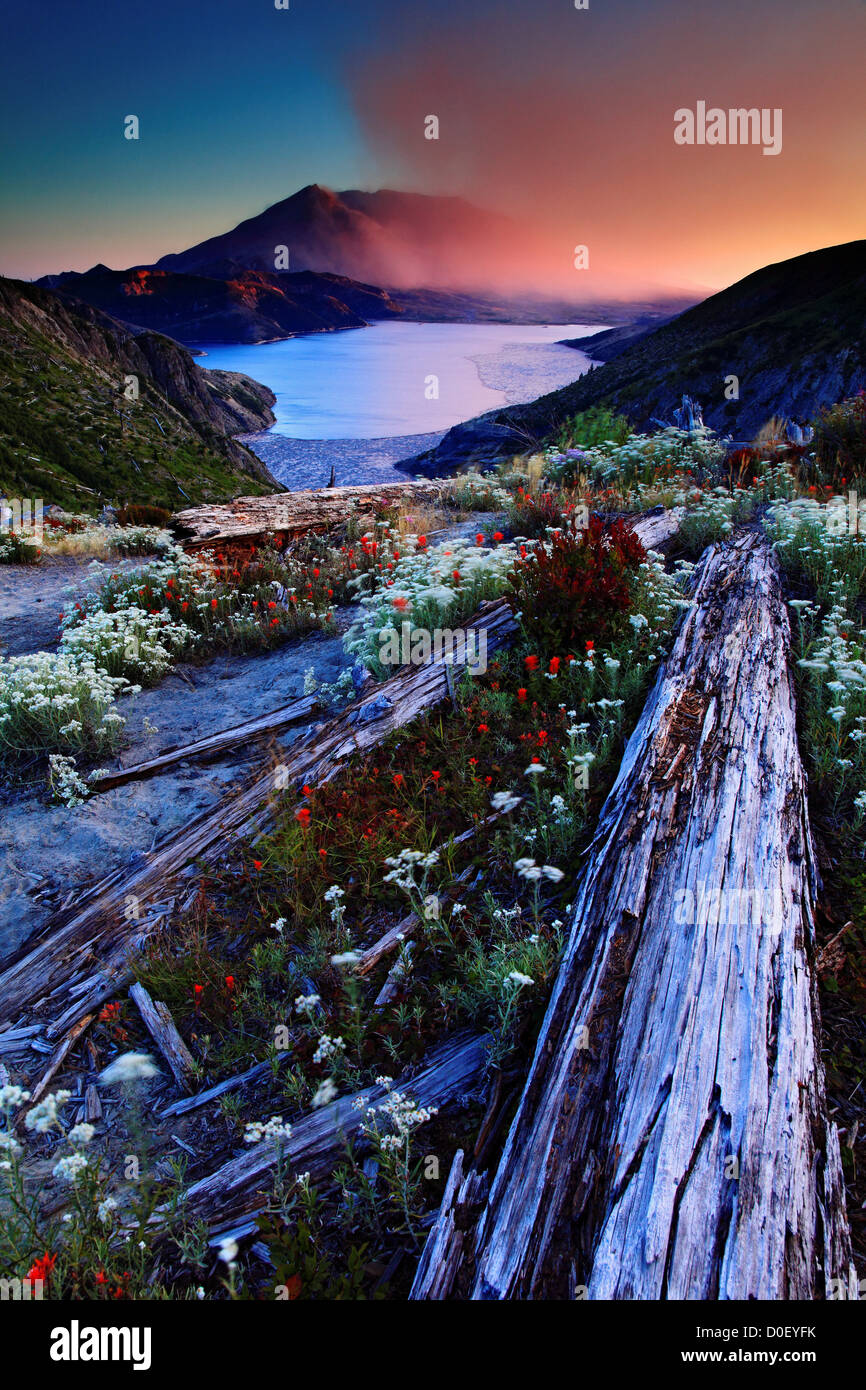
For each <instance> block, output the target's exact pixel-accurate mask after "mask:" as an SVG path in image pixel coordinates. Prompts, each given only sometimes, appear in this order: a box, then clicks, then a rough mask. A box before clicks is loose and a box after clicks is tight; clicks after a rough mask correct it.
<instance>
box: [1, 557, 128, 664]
mask: <svg viewBox="0 0 866 1390" xmlns="http://www.w3.org/2000/svg"><path fill="white" fill-rule="evenodd" d="M92 563H93V562H92V561H91V560H82V559H79V558H78V557H76V556H74V555H54V556H49V557H46V558H45V559H43V560H42V563H41V564H38V565H0V652H2V655H3V656H24V655H25V654H26V653H27V652H39V651H43V652H50V651H53V650H54V648H55V647H56V646H57V643H58V641H59V639H60V623H59V617H60V614H61V612H62V611H63V609H64V607H65V606H66V605H67V604H68V603H69V602H70V598H73V599H75V598H81V595H82V594H84V593H86V592H87V590H88V588H89V587H91V585H92V579H91V575H92V574H93V571H91V569H90V566H91V564H92ZM147 564H148V560H147V557H146V556H136V557H131V558H126V559H118V560H115V561H113V563H112V564H111V567H110V572H111V573H113V574H117V573H119V572H121V571H123V570H128V569H143V568H145V567H146V566H147ZM103 573H104V571H103ZM93 587H95V585H93Z"/></svg>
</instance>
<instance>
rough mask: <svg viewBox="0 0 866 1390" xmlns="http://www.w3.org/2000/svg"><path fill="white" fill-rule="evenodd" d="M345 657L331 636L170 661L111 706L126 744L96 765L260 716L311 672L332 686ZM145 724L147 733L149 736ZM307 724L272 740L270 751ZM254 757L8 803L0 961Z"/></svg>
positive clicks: (131, 758) (38, 787)
mask: <svg viewBox="0 0 866 1390" xmlns="http://www.w3.org/2000/svg"><path fill="white" fill-rule="evenodd" d="M341 616H342V617H343V620H344V623H345V622H348V621H349V620H350V618H351V614H350V613H349V612H344V614H342V615H341ZM341 626H343V624H342V623H341ZM350 664H351V663H350V661H349V659H348V658H347V657H346V654H345V652H344V651H343V647H342V641H341V638H340V637H339V636H337V637H326V636H323V635H322V634H321V633H315V634H313V635H312V636H310V637H307V638H304V639H302V640H301V641H299V642H293V643H290V644H288V645H286V646H285V647H281V648H278V649H277V650H276V651H273V652H268V653H266V654H264V655H254V656H247V657H243V656H233V657H225V656H222V657H217V658H215V659H214V660H213V661H211V662H209V663H208V664H207V665H206V666H181V667H178V668H176V669H175V671H173V672H172V673H171V674H170V675H168V676H167V677H166V678H165V680H164V681H162V683H161V684H160V685H159V686H157V687H156V688H154V689H153V690H145V691H142V693H141V694H140V695H138V696H136V697H134V698H132V699H123V700H119V701H118V704H117V709H118V710H119V712H120V713H121V714H123V715H124V716H125V717H126V719H127V721H128V722H127V726H126V733H127V746H126V747H125V748H124V749H123V750H122V752H121V753H120V755H119V756H118V757H116V758H114V759H107V760H105V761H104V762H103V766H105V767H125V766H129V765H130V764H132V763H137V762H141V761H142V760H143V759H145V758H150V757H155V756H156V755H157V754H159V753H165V752H169V751H171V750H172V749H174V748H176V747H180V746H183V745H184V744H186V743H190V742H192V741H193V740H194V739H197V738H203V737H204V736H205V735H207V734H210V733H216V732H218V731H220V730H222V729H228V728H231V727H232V726H233V725H235V724H241V723H243V722H244V721H246V720H249V719H253V718H255V717H256V715H260V714H266V713H268V712H270V711H271V710H274V709H278V708H279V707H280V706H282V705H285V704H288V703H289V702H290V701H291V700H293V699H296V698H298V697H299V696H300V695H302V694H303V686H304V672H305V670H306V669H307V668H308V667H310V666H312V667H314V669H315V672H316V677H317V679H318V680H319V681H320V682H329V681H333V680H335V679H336V677H337V675H338V674H339V672H340V671H341V670H342V669H343V668H344V667H345V666H347V665H350ZM146 719H147V720H148V721H149V722H150V724H151V725H153V726H155V728H156V730H157V732H156V733H148V732H147V730H146V727H145V720H146ZM307 728H309V725H300V726H298V727H297V728H294V729H290V730H288V731H286V733H284V734H282V735H277V736H276V737H274V739H273V740H272V745H271V747H272V749H273V752H274V755H275V756H277V757H278V750H279V749H281V748H288V747H289V745H290V744H291V743H292V742H293V741H294V739H296V738H297V737H298V736H299V734H301V733H303V732H304V731H305V729H307ZM262 756H266V752H265V750H264V748H263V745H262V743H260V742H258V743H250V744H247V745H245V746H243V747H240V748H239V749H238V750H237V752H236V753H235V754H233V755H232V756H231V757H230V758H227V759H223V760H222V761H220V762H216V763H212V764H208V765H202V764H200V763H199V764H194V765H193V764H182V765H179V766H178V768H177V769H176V770H172V771H170V772H166V773H163V774H162V775H161V776H159V777H152V778H150V779H148V780H145V781H142V782H131V783H128V784H127V785H125V786H122V787H117V788H115V789H113V790H111V791H107V792H105V793H103V794H102V795H97V796H94V797H92V798H91V799H90V800H89V801H87V802H86V803H85V804H84V805H81V806H75V807H71V808H67V807H65V806H55V805H51V804H49V803H48V801H47V795H46V789H45V784H44V781H42V779H40V780H39V781H38V782H35V783H34V784H33V785H32V786H31V787H29V788H28V789H27V790H26V791H23V792H21V793H19V794H18V795H17V796H15V797H14V798H12V799H11V801H10V802H7V804H6V805H5V806H4V808H3V813H2V823H0V961H2V960H4V959H7V958H8V957H9V955H10V954H11V953H12V952H13V951H15V950H17V949H18V948H19V947H20V946H21V945H23V943H24V942H25V941H26V940H27V939H28V938H29V937H30V935H31V934H32V933H33V932H34V931H36V930H37V929H38V928H39V927H40V926H41V924H42V923H43V922H44V921H45V919H46V918H47V917H48V916H49V914H50V913H51V912H52V911H53V910H55V909H56V908H57V907H59V906H60V905H61V904H62V903H63V901H64V900H65V899H66V897H67V895H68V894H69V893H70V892H73V891H76V890H80V889H81V888H82V887H84V886H85V885H86V884H88V883H90V882H91V881H93V880H94V879H99V878H102V877H103V876H104V875H106V874H109V873H111V872H113V870H114V869H117V868H120V867H121V866H122V865H133V864H134V862H135V859H136V856H137V855H139V854H141V853H142V852H143V851H148V850H150V849H151V847H152V846H153V845H154V844H155V843H157V842H158V841H159V840H161V839H162V838H163V837H164V836H166V835H169V834H171V833H172V832H173V831H175V830H177V829H179V828H180V827H181V826H182V825H184V824H185V823H186V821H188V820H190V819H191V818H192V817H194V816H197V815H198V814H199V813H200V812H202V811H205V810H207V809H209V808H211V807H213V806H214V805H215V804H216V803H218V802H219V800H220V798H221V797H222V796H224V795H225V794H226V792H227V791H228V789H229V788H230V787H231V786H232V784H233V783H236V782H238V781H239V780H240V779H241V778H242V777H243V775H244V774H245V772H246V771H247V769H248V767H249V765H250V763H251V762H252V761H254V760H255V759H256V758H261V757H262Z"/></svg>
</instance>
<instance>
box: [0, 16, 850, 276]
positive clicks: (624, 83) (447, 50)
mask: <svg viewBox="0 0 866 1390" xmlns="http://www.w3.org/2000/svg"><path fill="white" fill-rule="evenodd" d="M289 3H290V7H289V8H288V9H277V8H276V6H275V5H274V4H273V3H272V0H139V3H138V4H136V5H134V6H119V5H107V4H106V3H105V0H99V3H96V0H78V3H75V4H69V3H68V0H41V3H39V4H34V3H33V0H6V4H5V7H4V48H5V63H4V72H3V82H2V84H0V272H2V273H4V274H8V275H15V276H18V277H21V278H35V277H37V276H39V275H42V274H45V273H48V272H54V271H59V270H66V269H77V270H83V269H86V268H88V267H89V266H91V265H93V264H94V263H96V262H97V261H102V262H105V263H106V264H108V265H110V266H112V267H114V268H121V267H125V266H129V265H135V264H142V263H144V264H146V263H149V262H151V261H154V260H156V259H157V258H158V257H159V256H161V255H163V254H165V253H166V252H170V251H179V250H182V249H184V248H186V247H187V246H190V245H192V244H194V243H195V242H197V241H200V240H202V239H203V238H205V237H207V236H210V235H214V234H217V233H219V232H222V231H226V230H228V229H229V228H230V227H232V226H234V225H235V223H237V222H238V221H240V220H242V219H243V218H245V217H249V216H252V215H254V214H255V213H257V212H259V211H261V210H262V209H263V208H265V207H266V206H268V205H269V204H271V203H274V202H277V201H279V200H280V199H282V198H285V197H287V196H288V195H289V194H291V193H293V192H295V191H296V190H297V189H298V188H301V187H302V186H304V185H305V184H308V183H320V184H324V185H326V186H328V187H330V188H335V189H341V188H366V189H375V188H379V187H390V188H398V189H406V190H413V191H419V192H428V193H457V194H461V195H463V196H464V197H467V198H469V199H470V200H471V201H473V202H474V203H476V204H478V205H480V206H482V207H484V208H489V209H491V210H494V211H499V212H504V213H507V214H509V216H511V217H512V218H516V219H518V220H519V221H520V222H521V223H523V224H525V227H526V239H525V251H524V252H523V253H522V254H521V255H520V256H519V257H518V258H517V260H516V261H515V259H514V256H513V254H512V255H511V258H510V259H509V261H508V264H507V265H506V263H505V261H504V260H503V259H502V258H501V257H498V254H497V250H496V248H491V254H490V257H489V260H488V258H487V257H485V258H484V259H485V262H487V264H485V265H479V267H478V274H479V277H480V281H479V283H480V284H481V283H484V277H485V274H488V275H489V274H491V273H492V270H491V268H494V269H497V270H498V271H499V272H501V274H502V275H506V274H507V275H508V276H510V277H512V279H513V282H514V284H515V287H517V286H518V285H520V286H521V287H523V286H526V287H535V288H547V289H551V290H556V291H557V292H561V293H568V292H573V293H574V294H575V296H577V297H580V296H581V294H586V293H589V294H611V293H622V294H623V295H636V294H643V293H652V292H654V291H656V290H665V289H670V288H673V289H677V290H684V291H686V292H693V291H703V290H711V289H715V288H720V287H722V286H724V285H727V284H730V283H732V282H733V281H735V280H737V279H739V278H740V277H741V276H743V275H745V274H748V273H749V272H750V271H752V270H755V269H757V268H759V267H760V266H762V265H765V264H767V263H769V262H772V261H777V260H783V259H786V258H787V257H789V256H794V255H797V254H799V253H800V252H803V251H808V250H814V249H816V248H818V247H821V246H827V245H833V244H836V243H839V242H844V241H850V240H853V239H855V238H858V237H863V236H864V235H866V179H864V177H863V169H864V155H866V82H864V80H863V72H864V70H866V2H864V0H820V3H819V0H725V3H720V0H588V7H587V8H586V9H581V10H578V9H577V8H576V7H575V4H574V0H289ZM700 101H703V102H706V104H707V106H708V107H719V108H721V109H723V110H727V109H729V108H731V107H740V106H746V107H758V108H767V109H768V110H770V111H772V110H775V109H776V108H778V109H780V110H781V112H782V149H781V153H779V154H778V155H775V156H773V155H765V154H763V152H762V149H761V147H760V146H755V145H725V146H710V145H698V144H694V145H681V144H680V145H678V144H677V143H676V142H675V140H674V130H675V119H674V115H675V112H676V111H678V110H680V109H683V108H689V109H692V110H694V109H696V107H697V103H698V102H700ZM129 114H135V115H137V116H138V118H139V121H140V139H139V140H137V141H130V140H126V139H124V137H123V121H124V117H125V116H127V115H129ZM428 115H436V116H437V117H438V120H439V139H438V140H435V141H434V140H428V139H425V138H424V126H425V118H426V117H427V116H428ZM578 245H581V246H586V247H587V248H588V260H589V269H588V270H586V269H580V270H579V269H577V268H576V267H575V265H574V249H575V247H576V246H578Z"/></svg>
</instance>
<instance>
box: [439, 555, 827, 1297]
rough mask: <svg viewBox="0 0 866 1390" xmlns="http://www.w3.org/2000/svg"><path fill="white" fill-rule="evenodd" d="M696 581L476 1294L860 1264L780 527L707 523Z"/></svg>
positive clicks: (655, 1286)
mask: <svg viewBox="0 0 866 1390" xmlns="http://www.w3.org/2000/svg"><path fill="white" fill-rule="evenodd" d="M694 599H695V604H694V607H693V608H692V609H691V610H690V611H689V613H688V614H687V616H686V618H685V620H684V622H683V624H682V626H681V628H680V630H679V633H678V635H677V637H676V639H675V642H674V645H673V648H672V652H671V655H670V657H669V659H668V661H667V662H666V664H665V666H664V667H663V669H662V670H661V671H660V673H659V676H658V678H657V681H656V684H655V686H654V688H653V690H652V692H651V694H650V696H649V699H648V701H647V704H646V707H645V709H644V712H643V715H642V717H641V719H640V722H639V724H638V726H637V728H636V729H635V731H634V733H633V735H632V737H631V739H630V741H629V744H628V746H627V748H626V751H625V755H624V758H623V763H622V767H621V770H620V773H619V776H618V778H617V781H616V784H615V785H614V787H613V789H612V790H611V792H610V795H609V797H608V799H607V801H606V803H605V806H604V808H603V810H602V814H601V818H600V822H599V826H598V830H597V834H596V837H595V839H594V842H593V845H592V846H591V849H590V853H589V859H588V863H587V868H586V872H585V874H584V876H583V880H582V884H581V887H580V890H579V893H578V897H577V900H576V904H575V910H574V915H573V920H572V926H571V930H570V935H569V938H568V942H567V946H566V950H565V954H564V959H563V962H562V965H561V968H560V972H559V975H558V979H557V982H556V986H555V989H554V992H553V996H552V998H551V1001H550V1004H549V1007H548V1010H547V1013H546V1016H545V1019H544V1022H543V1025H542V1029H541V1034H540V1037H539V1040H538V1044H537V1047H536V1051H535V1055H534V1058H533V1061H532V1065H531V1069H530V1073H529V1077H528V1080H527V1083H526V1086H525V1089H524V1092H523V1095H522V1097H521V1100H520V1103H519V1107H518V1111H517V1114H516V1116H515V1119H514V1121H513V1123H512V1126H511V1130H510V1132H509V1135H508V1139H507V1142H506V1146H505V1150H504V1153H503V1156H502V1159H501V1162H500V1164H499V1168H498V1171H497V1173H496V1176H495V1179H494V1181H493V1183H492V1186H491V1193H490V1198H489V1202H488V1205H487V1207H486V1210H485V1212H484V1214H483V1216H482V1219H481V1221H480V1222H479V1227H478V1231H477V1242H476V1248H475V1255H474V1265H473V1264H471V1263H469V1264H467V1265H465V1266H464V1271H463V1273H464V1278H465V1283H464V1288H463V1290H462V1291H463V1292H468V1295H469V1296H470V1297H472V1298H476V1299H513V1298H518V1299H520V1298H530V1299H531V1298H573V1297H576V1296H578V1297H588V1298H590V1299H650V1300H653V1299H655V1300H657V1299H699V1300H701V1299H703V1300H712V1299H750V1298H756V1299H811V1298H815V1297H820V1296H822V1294H823V1292H824V1289H825V1281H829V1280H831V1279H841V1280H843V1281H845V1282H846V1284H848V1285H849V1287H850V1284H849V1281H850V1280H851V1278H852V1274H853V1271H852V1268H851V1260H850V1243H849V1237H848V1228H847V1219H846V1213H845V1203H844V1187H843V1182H842V1174H841V1167H840V1162H839V1149H838V1140H837V1136H836V1130H835V1126H834V1125H833V1124H832V1123H830V1122H829V1121H828V1120H827V1117H826V1104H825V1096H824V1076H823V1067H822V1062H821V1056H820V1050H819V1037H820V1025H819V1019H818V1004H817V994H816V986H815V979H814V973H813V970H812V968H811V957H812V951H813V940H814V935H813V917H812V913H813V899H814V893H815V887H816V878H815V868H814V858H813V850H812V843H811V837H810V831H809V824H808V816H807V808H806V794H805V785H804V774H803V769H802V765H801V761H800V755H799V752H798V747H797V737H796V728H795V708H794V694H793V688H792V682H791V678H790V673H789V669H788V649H789V628H788V619H787V614H786V610H785V607H784V604H783V601H782V597H781V591H780V584H779V577H778V569H777V564H776V560H775V556H774V554H773V552H772V550H771V548H770V547H769V546H768V545H767V544H766V542H765V541H763V540H762V539H760V538H759V537H757V536H755V535H753V534H741V535H739V536H737V537H735V538H734V540H733V541H732V542H731V543H730V544H729V545H727V546H714V547H711V548H710V551H709V552H708V553H707V555H706V557H705V559H704V562H703V564H702V566H701V568H700V570H699V573H698V576H697V582H696V588H695V591H694ZM434 1296H435V1295H434ZM438 1296H443V1295H442V1294H439V1295H438Z"/></svg>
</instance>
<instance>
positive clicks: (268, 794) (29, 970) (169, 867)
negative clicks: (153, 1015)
mask: <svg viewBox="0 0 866 1390" xmlns="http://www.w3.org/2000/svg"><path fill="white" fill-rule="evenodd" d="M466 626H467V628H483V629H484V630H486V633H487V650H488V653H489V652H491V651H495V650H496V649H497V648H499V647H501V646H502V645H503V644H504V643H506V642H508V641H509V640H510V639H511V637H512V636H513V635H514V633H515V632H516V630H517V625H516V623H515V620H514V618H513V617H512V614H511V612H510V610H509V608H508V605H507V604H506V603H505V602H503V601H499V602H496V603H490V604H485V605H484V606H483V607H482V608H481V609H479V611H478V613H477V614H476V615H475V617H474V618H472V619H471V620H470V621H469V623H468V624H467V625H466ZM467 645H468V646H471V644H469V643H468V644H467ZM454 670H455V673H456V674H457V675H459V674H460V673H461V670H462V663H460V662H456V663H455V666H454ZM445 672H446V667H445V665H444V664H443V663H442V662H441V661H432V662H430V663H429V664H427V665H425V666H413V667H405V668H402V669H401V670H400V671H399V673H398V674H397V675H395V676H393V677H391V679H390V680H388V681H385V682H384V683H383V684H381V685H379V686H377V687H375V688H374V689H373V690H372V691H371V692H370V693H369V694H368V695H366V696H364V697H363V698H362V699H360V700H358V701H357V702H356V703H355V704H353V705H351V706H350V707H349V708H348V709H347V710H345V711H344V712H343V713H341V714H340V715H339V716H338V717H337V718H335V719H332V720H330V721H329V722H328V723H326V724H321V725H319V726H317V728H315V729H314V730H313V731H312V732H311V733H309V734H307V735H305V736H304V737H302V738H300V739H298V741H297V742H296V743H295V744H293V745H292V747H291V749H290V750H289V751H288V752H287V754H286V760H285V762H284V763H283V764H280V765H279V766H278V767H276V768H274V767H271V768H269V769H268V770H267V771H266V772H261V771H260V772H259V773H258V774H257V775H255V776H253V777H252V778H251V779H250V780H248V781H247V782H246V784H245V785H243V786H242V787H241V788H240V790H239V791H237V792H236V793H234V794H233V795H231V796H229V797H227V799H226V801H225V802H224V803H223V805H221V806H220V807H218V808H217V809H216V810H215V811H214V810H210V811H207V812H206V813H204V814H203V815H201V816H199V817H197V818H196V819H195V820H193V821H191V822H190V823H189V825H187V826H185V827H184V828H183V829H182V830H181V831H179V832H177V833H176V834H174V835H172V836H170V837H168V838H167V839H166V840H164V841H163V843H162V844H161V845H160V846H159V847H158V848H157V849H156V850H154V851H153V852H152V853H150V854H143V855H141V856H140V857H139V862H138V864H137V866H136V867H135V868H133V869H132V870H126V871H116V872H115V873H113V874H112V875H110V877H109V878H107V879H105V880H104V881H103V883H102V884H98V885H96V886H95V887H94V888H93V889H92V890H88V894H87V898H86V902H84V903H83V904H78V905H73V906H72V907H71V908H69V909H67V910H66V911H65V912H60V913H55V914H54V915H53V916H52V917H50V918H49V919H48V921H47V922H46V924H45V925H44V927H43V928H42V931H41V932H40V936H39V939H38V941H37V942H36V944H35V945H28V946H27V947H25V949H24V951H23V952H22V953H21V954H19V956H18V957H17V959H13V961H12V962H11V963H10V964H8V965H7V967H6V968H5V970H4V972H3V976H2V979H0V1027H2V1026H3V1023H4V1022H7V1023H9V1024H12V1023H14V1024H15V1025H16V1026H17V1025H19V1024H20V1023H22V1022H24V1021H25V1020H23V1019H22V1018H21V1015H22V1013H23V1012H24V1011H25V1010H26V1011H27V1012H28V1013H29V1014H33V1015H36V1017H44V1016H45V1015H48V1016H51V1015H52V1014H54V1013H56V1010H57V1008H58V1006H59V1005H60V1004H61V1001H62V1002H63V1003H64V1004H65V1005H66V1007H65V1009H64V1012H63V1014H62V1015H61V1017H60V1018H55V1021H54V1022H52V1023H51V1025H50V1026H49V1028H48V1032H49V1034H51V1035H52V1036H56V1035H57V1034H58V1033H60V1032H62V1031H63V1029H64V1028H67V1027H68V1026H69V1025H70V1024H71V1023H73V1022H74V1021H75V1020H76V1019H77V1018H78V1017H80V1015H81V1014H83V1013H86V1012H87V1011H88V1010H91V1009H93V1008H95V1007H97V1006H98V1005H99V1004H101V1003H103V1002H104V1001H105V1000H106V999H110V998H111V997H112V996H113V995H114V994H115V993H116V992H117V990H118V989H119V988H121V987H122V986H123V985H124V984H126V983H128V981H129V980H130V979H131V978H132V968H131V957H132V956H134V955H135V954H136V952H138V951H140V950H141V948H142V946H143V944H144V943H145V942H146V940H147V939H148V937H149V936H150V935H151V933H152V931H153V930H154V928H155V926H156V923H157V922H159V921H162V920H163V919H164V917H165V916H166V915H167V914H168V913H169V912H170V911H171V906H170V903H169V904H168V905H166V904H165V903H163V902H160V901H159V899H160V898H161V897H163V898H164V897H165V896H166V894H167V893H168V885H169V884H170V883H172V882H174V881H175V880H177V879H178V878H179V877H181V876H182V875H184V876H189V875H190V874H191V873H194V872H196V871H197V866H198V865H201V864H205V865H206V864H208V863H212V862H214V861H217V860H220V859H222V858H224V857H225V854H226V846H227V844H229V843H231V841H233V840H236V839H239V838H241V837H243V836H246V835H249V836H253V835H255V834H258V833H261V831H262V830H263V829H264V828H265V827H266V826H267V824H268V823H269V821H270V820H271V818H272V816H273V809H274V807H273V794H274V792H275V791H279V790H292V789H295V788H296V789H297V790H298V792H300V790H301V788H302V787H303V786H304V785H305V784H311V785H313V786H316V785H320V784H321V783H323V782H325V781H328V780H330V779H331V778H332V777H333V776H335V774H336V773H337V772H339V770H340V769H341V768H342V767H343V765H344V764H345V763H346V761H347V760H348V759H349V758H350V757H352V756H353V755H354V754H356V753H363V752H365V751H367V750H369V749H371V748H373V747H375V746H376V745H377V744H379V743H381V742H382V740H383V739H384V738H386V737H387V735H388V734H390V733H391V732H392V731H393V730H395V729H398V728H400V727H401V726H402V725H404V724H407V723H409V722H410V721H411V720H412V719H415V718H416V717H417V716H418V715H419V714H421V713H423V711H424V710H426V709H429V708H430V707H431V706H433V705H436V704H438V703H439V702H440V701H441V700H442V699H444V698H446V695H447V688H448V687H447V681H446V674H445ZM189 866H192V867H189ZM148 914H150V915H148ZM70 1000H71V1002H70Z"/></svg>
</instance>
